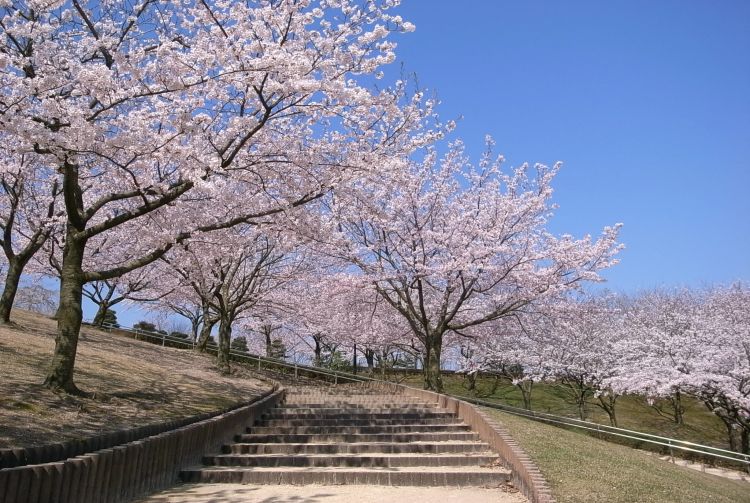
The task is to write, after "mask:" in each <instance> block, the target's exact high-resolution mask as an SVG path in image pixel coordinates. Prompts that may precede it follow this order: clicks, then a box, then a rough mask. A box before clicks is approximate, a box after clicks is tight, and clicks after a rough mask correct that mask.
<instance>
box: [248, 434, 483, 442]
mask: <svg viewBox="0 0 750 503" xmlns="http://www.w3.org/2000/svg"><path fill="white" fill-rule="evenodd" d="M478 439H479V436H478V435H477V434H476V433H473V432H469V431H464V432H452V433H445V432H439V433H436V432H431V433H372V434H363V433H336V434H333V433H331V434H314V433H297V434H285V435H279V434H276V433H267V434H256V433H245V434H242V435H236V436H235V442H241V443H261V444H266V443H301V444H304V443H319V442H346V443H360V442H391V443H393V442H396V443H400V442H447V441H453V440H460V441H465V442H471V441H476V440H478Z"/></svg>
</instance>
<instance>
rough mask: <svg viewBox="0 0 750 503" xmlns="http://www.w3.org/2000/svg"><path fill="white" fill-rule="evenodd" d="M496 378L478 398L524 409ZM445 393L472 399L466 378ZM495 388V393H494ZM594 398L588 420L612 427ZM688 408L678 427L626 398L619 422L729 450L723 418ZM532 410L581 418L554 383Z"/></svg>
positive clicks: (447, 381) (639, 400)
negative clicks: (683, 419)
mask: <svg viewBox="0 0 750 503" xmlns="http://www.w3.org/2000/svg"><path fill="white" fill-rule="evenodd" d="M420 379H421V376H410V378H409V379H408V380H407V381H406V383H408V384H411V385H413V386H419V385H420V384H421V380H420ZM493 381H494V380H493V379H492V378H489V377H486V376H482V377H480V378H478V379H477V390H478V391H479V394H478V396H477V398H481V399H482V400H487V401H490V402H498V403H502V404H507V405H512V406H515V407H523V400H522V398H521V393H520V392H519V391H518V389H517V388H516V387H515V386H513V385H511V384H509V383H508V382H505V381H504V382H503V383H502V384H500V385H499V386H496V387H495V386H493V384H494V383H493ZM443 383H444V385H445V392H446V393H450V394H453V395H458V396H471V393H470V392H469V391H468V390H467V382H466V379H465V377H464V376H463V375H456V374H446V375H444V376H443ZM493 388H494V392H493ZM594 402H595V399H591V400H590V402H589V405H588V412H589V416H588V420H589V421H593V422H596V423H599V424H606V425H608V424H609V419H608V417H607V415H606V414H605V413H604V411H603V410H602V409H600V408H599V407H597V406H596V405H595V403H594ZM683 406H684V407H685V424H683V425H679V426H678V425H676V424H674V422H673V421H672V420H671V419H670V418H668V417H664V416H661V415H659V414H658V413H657V412H656V410H655V409H654V408H653V407H650V406H648V404H647V403H646V401H645V400H644V398H643V397H640V396H623V397H620V398H619V399H618V400H617V419H618V423H619V424H618V425H619V426H620V427H621V428H627V429H631V430H637V431H642V432H645V433H651V434H654V435H660V436H664V437H671V438H677V439H680V440H687V441H689V442H695V443H698V444H705V445H710V446H713V447H719V448H722V449H728V448H729V444H728V442H727V435H726V429H725V427H724V425H723V424H722V422H721V420H719V418H718V417H717V416H716V415H714V414H712V413H711V412H710V411H709V410H708V409H707V408H706V406H705V405H703V404H702V403H700V402H699V401H697V400H695V399H693V398H690V397H688V396H685V397H683ZM531 407H532V409H533V410H535V411H538V412H546V413H550V414H556V415H559V416H566V417H572V418H576V417H577V410H576V406H575V405H573V404H572V403H570V402H568V401H566V399H565V393H564V392H563V391H562V390H561V389H560V387H559V386H555V385H554V384H546V383H537V384H535V385H534V391H533V393H532V399H531Z"/></svg>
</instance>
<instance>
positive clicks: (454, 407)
mask: <svg viewBox="0 0 750 503" xmlns="http://www.w3.org/2000/svg"><path fill="white" fill-rule="evenodd" d="M356 386H361V387H368V388H369V387H371V388H380V389H383V388H385V389H388V390H391V391H393V392H396V393H399V394H403V395H409V396H413V397H415V398H420V399H423V400H426V401H430V402H436V403H437V404H438V406H439V407H442V408H444V409H447V410H449V411H451V412H454V413H456V414H457V415H458V417H459V418H460V419H462V420H463V421H464V422H465V423H466V424H468V425H469V426H470V427H471V429H472V430H474V431H475V432H476V433H477V434H478V435H479V438H481V439H482V440H483V441H484V442H487V443H488V444H489V445H490V447H491V448H492V449H494V450H495V451H496V452H498V453H499V454H500V457H501V458H502V459H503V461H504V463H505V466H506V468H510V469H511V470H512V472H513V474H512V480H513V484H514V485H515V486H516V487H517V488H518V489H519V490H520V491H521V493H522V494H523V495H524V496H526V497H527V498H528V499H529V500H530V501H531V502H532V503H555V498H554V497H553V496H552V491H551V490H550V488H549V485H548V484H547V481H546V479H545V478H544V476H543V475H542V472H540V471H539V468H538V467H537V466H536V463H534V461H532V459H531V458H530V457H529V456H528V454H526V453H525V452H524V451H523V449H522V448H521V446H520V445H518V443H516V441H515V440H513V437H511V435H510V433H509V432H508V430H506V429H505V428H504V427H503V426H501V425H500V424H498V423H497V422H496V421H494V420H492V419H491V418H489V417H488V416H487V415H486V414H485V413H483V412H481V411H480V410H479V409H477V408H476V407H475V406H473V405H472V404H470V403H468V402H464V401H463V400H459V399H457V398H453V397H450V396H447V395H442V394H440V393H435V392H433V391H428V390H421V389H416V388H410V387H408V386H403V385H401V384H390V383H382V382H373V381H370V382H362V383H357V384H356Z"/></svg>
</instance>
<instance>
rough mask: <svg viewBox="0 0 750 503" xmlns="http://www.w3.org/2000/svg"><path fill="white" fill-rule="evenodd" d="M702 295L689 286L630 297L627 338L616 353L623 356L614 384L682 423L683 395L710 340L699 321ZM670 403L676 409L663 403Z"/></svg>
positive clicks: (613, 380)
mask: <svg viewBox="0 0 750 503" xmlns="http://www.w3.org/2000/svg"><path fill="white" fill-rule="evenodd" d="M702 302H703V301H702V300H701V295H698V294H697V293H696V292H693V291H691V290H688V289H684V288H683V289H680V290H674V291H669V290H654V291H650V292H643V293H641V294H639V295H638V296H636V297H635V298H633V299H628V300H626V301H625V306H624V311H623V313H624V317H623V322H624V324H625V327H624V329H625V331H626V332H627V337H624V338H622V339H620V340H619V341H618V343H617V347H616V348H615V351H616V352H617V353H618V354H619V355H620V360H619V362H618V366H619V367H620V368H619V369H618V371H617V372H616V374H615V376H613V377H612V378H610V379H609V384H610V386H612V387H613V388H614V389H616V390H618V392H619V393H621V394H624V393H637V394H641V395H644V396H646V397H647V401H648V402H649V403H651V404H652V406H653V407H654V409H655V410H656V411H657V412H659V413H660V414H661V415H668V416H670V417H671V419H672V420H673V421H674V422H675V423H676V424H678V425H680V424H683V422H684V419H683V413H684V407H683V405H682V394H683V393H684V391H685V386H686V378H687V376H688V374H689V373H690V372H691V362H692V361H694V360H696V359H700V354H701V352H702V350H703V346H704V343H705V341H700V340H699V339H700V338H701V337H703V336H702V334H701V333H700V332H699V331H700V328H699V326H698V322H699V319H700V315H699V313H700V311H701V304H702ZM662 400H665V401H667V402H668V403H669V405H670V408H671V412H667V411H666V410H665V409H663V408H662V407H661V406H660V405H659V402H660V401H662Z"/></svg>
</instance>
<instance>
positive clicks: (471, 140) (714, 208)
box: [86, 0, 750, 324]
mask: <svg viewBox="0 0 750 503" xmlns="http://www.w3.org/2000/svg"><path fill="white" fill-rule="evenodd" d="M398 11H399V13H401V14H402V16H403V17H404V18H405V19H407V20H409V21H412V22H413V23H415V24H416V26H417V29H416V31H415V32H414V33H410V34H407V35H404V36H400V37H398V38H397V40H398V42H399V47H398V50H397V53H398V56H399V64H400V63H401V62H403V63H404V64H405V68H406V70H407V71H410V72H416V74H417V76H418V79H419V83H420V85H421V87H423V88H427V89H429V90H432V91H435V92H437V94H438V97H439V98H440V99H441V101H442V105H441V107H440V110H441V115H442V117H443V118H444V119H450V118H458V117H463V119H462V120H461V121H460V122H459V128H458V131H457V136H460V137H461V138H463V139H464V140H465V141H466V143H467V145H468V146H469V147H470V151H473V153H474V157H475V158H476V157H477V155H478V154H479V152H481V150H482V148H483V139H484V135H485V134H491V135H492V136H494V137H495V139H496V141H497V149H498V151H499V152H502V153H503V154H504V155H505V156H506V158H507V159H508V162H509V163H510V164H512V165H516V164H519V163H521V162H523V161H529V162H543V163H547V164H551V163H553V162H555V161H558V160H560V161H563V162H564V168H563V170H562V172H561V173H560V175H559V177H558V179H557V180H556V184H555V188H556V195H555V199H556V201H557V202H558V203H559V204H560V209H559V211H558V213H557V217H556V218H555V219H554V220H553V222H552V230H553V231H555V232H557V233H562V232H570V233H573V234H574V235H577V236H581V235H583V234H585V233H595V234H596V233H598V232H599V231H600V230H601V228H602V227H603V226H605V225H611V224H614V223H616V222H623V223H624V224H625V227H624V229H623V233H622V241H623V242H624V243H625V244H626V246H627V249H626V250H625V251H624V252H623V253H622V255H621V260H622V262H621V264H620V265H618V266H617V267H615V268H614V269H612V270H611V271H608V272H607V273H606V274H605V276H606V277H607V278H608V280H609V282H608V284H607V285H606V286H607V287H608V288H610V289H613V290H617V291H626V292H633V291H636V290H638V289H641V288H649V287H653V286H664V285H666V286H671V285H692V286H701V285H702V284H706V283H717V282H723V283H725V282H730V281H733V280H737V279H741V280H745V281H748V280H750V194H749V192H750V1H745V0H742V1H734V2H732V1H724V0H717V1H708V0H706V1H696V0H685V1H677V0H675V1H665V0H658V1H636V0H628V1H566V2H561V1H544V2H540V1H534V2H525V1H524V2H519V1H515V2H510V1H505V0H503V1H500V0H463V1H462V2H455V1H449V0H404V4H403V5H402V6H401V7H400V8H399V9H398ZM399 64H395V65H392V71H390V72H389V74H388V75H387V78H386V81H388V80H389V79H391V80H393V79H396V78H398V77H399V73H400V66H399ZM118 307H119V308H120V310H123V306H118ZM123 311H124V310H123ZM86 315H87V317H93V310H92V309H91V306H87V309H86ZM143 317H145V315H144V314H143V313H138V312H132V311H131V312H130V313H125V312H122V316H121V322H123V323H126V324H131V323H133V322H134V321H136V320H138V319H141V318H143Z"/></svg>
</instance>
